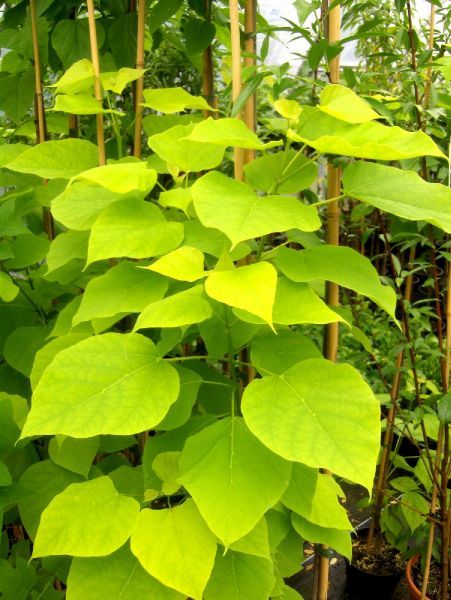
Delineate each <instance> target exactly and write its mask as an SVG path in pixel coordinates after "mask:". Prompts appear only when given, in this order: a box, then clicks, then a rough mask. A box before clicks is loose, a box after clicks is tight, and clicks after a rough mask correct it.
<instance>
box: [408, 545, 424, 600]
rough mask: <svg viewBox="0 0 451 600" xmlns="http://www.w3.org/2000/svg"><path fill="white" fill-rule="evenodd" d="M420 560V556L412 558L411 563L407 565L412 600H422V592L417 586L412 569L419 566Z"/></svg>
mask: <svg viewBox="0 0 451 600" xmlns="http://www.w3.org/2000/svg"><path fill="white" fill-rule="evenodd" d="M419 558H420V557H419V555H418V554H417V555H416V556H412V558H410V559H409V562H408V563H407V566H406V579H407V587H408V588H409V593H410V600H421V590H419V589H418V588H417V586H416V585H415V583H414V581H413V578H412V568H413V566H414V565H416V564H417V562H418V560H419ZM426 600H429V598H428V597H427V596H426Z"/></svg>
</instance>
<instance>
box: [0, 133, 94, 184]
mask: <svg viewBox="0 0 451 600" xmlns="http://www.w3.org/2000/svg"><path fill="white" fill-rule="evenodd" d="M97 164H98V158H97V148H96V147H95V146H94V144H92V143H91V142H88V141H87V140H79V139H75V138H71V139H67V140H51V141H49V142H43V143H42V144H38V145H37V146H31V147H30V148H29V149H28V150H26V151H25V152H22V153H21V154H20V155H19V156H17V158H15V159H14V160H12V161H11V162H9V163H8V165H7V166H8V169H11V171H18V172H19V173H29V174H31V175H38V176H39V177H44V178H45V179H56V178H62V179H70V178H71V177H74V175H77V174H78V173H81V172H82V171H86V170H87V169H91V168H92V167H95V166H96V165H97Z"/></svg>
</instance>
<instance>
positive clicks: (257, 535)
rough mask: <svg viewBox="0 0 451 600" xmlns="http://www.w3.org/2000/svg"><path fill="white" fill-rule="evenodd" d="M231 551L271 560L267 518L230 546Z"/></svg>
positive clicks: (263, 518)
mask: <svg viewBox="0 0 451 600" xmlns="http://www.w3.org/2000/svg"><path fill="white" fill-rule="evenodd" d="M230 548H231V550H236V551H237V552H243V553H244V554H252V556H260V558H270V556H271V551H270V548H269V537H268V527H267V525H266V518H265V517H262V518H261V519H260V521H259V522H258V523H257V525H256V526H255V527H253V528H252V529H251V530H250V531H249V533H247V534H246V535H244V536H243V537H242V538H240V539H239V540H237V541H236V542H233V544H231V545H230Z"/></svg>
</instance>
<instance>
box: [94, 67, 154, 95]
mask: <svg viewBox="0 0 451 600" xmlns="http://www.w3.org/2000/svg"><path fill="white" fill-rule="evenodd" d="M144 73H145V71H144V69H130V68H129V67H123V68H122V69H119V71H114V72H112V73H110V72H108V73H101V74H100V80H101V82H102V87H103V89H104V90H109V91H111V92H114V93H115V94H122V92H123V91H124V89H125V88H126V87H127V85H128V84H129V83H132V81H136V80H137V79H140V78H141V77H143V76H144Z"/></svg>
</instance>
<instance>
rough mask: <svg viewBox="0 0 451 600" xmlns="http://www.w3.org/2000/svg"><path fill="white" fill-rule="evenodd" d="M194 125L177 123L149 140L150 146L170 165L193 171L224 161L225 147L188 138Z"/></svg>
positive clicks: (211, 167) (215, 165) (205, 168)
mask: <svg viewBox="0 0 451 600" xmlns="http://www.w3.org/2000/svg"><path fill="white" fill-rule="evenodd" d="M193 127H194V125H176V126H175V127H171V128H170V129H167V130H166V131H164V132H163V133H157V134H155V135H152V136H151V137H149V139H148V140H147V143H148V144H149V146H150V148H151V149H152V150H153V151H154V152H156V153H157V154H158V156H159V157H160V158H161V159H162V160H164V161H166V162H167V163H168V165H169V166H170V167H174V166H175V167H177V168H178V169H179V170H180V171H183V172H186V173H191V172H198V171H204V170H208V169H214V168H215V167H217V166H218V165H219V164H221V162H222V158H223V156H224V148H221V147H218V146H216V145H214V144H201V143H199V142H196V141H192V140H190V139H187V136H188V134H189V133H191V132H192V131H193Z"/></svg>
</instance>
